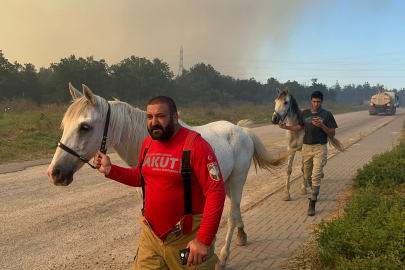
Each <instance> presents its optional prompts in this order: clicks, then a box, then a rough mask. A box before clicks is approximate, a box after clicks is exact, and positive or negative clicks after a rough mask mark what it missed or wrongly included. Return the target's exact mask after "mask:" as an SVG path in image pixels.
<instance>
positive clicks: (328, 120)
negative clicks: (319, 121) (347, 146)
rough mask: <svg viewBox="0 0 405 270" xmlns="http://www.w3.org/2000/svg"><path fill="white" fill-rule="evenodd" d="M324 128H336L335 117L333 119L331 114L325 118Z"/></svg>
mask: <svg viewBox="0 0 405 270" xmlns="http://www.w3.org/2000/svg"><path fill="white" fill-rule="evenodd" d="M324 124H325V126H327V127H328V128H337V127H338V126H337V124H336V121H335V117H333V114H332V113H331V112H329V113H328V115H327V117H326V123H324Z"/></svg>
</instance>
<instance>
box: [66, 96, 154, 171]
mask: <svg viewBox="0 0 405 270" xmlns="http://www.w3.org/2000/svg"><path fill="white" fill-rule="evenodd" d="M94 98H95V100H96V106H93V105H92V104H91V103H90V102H89V101H88V100H87V99H86V97H81V98H79V99H76V100H74V101H73V103H72V104H71V105H70V107H69V108H68V110H67V111H66V113H65V116H64V117H63V120H62V125H61V127H62V128H63V127H65V126H68V125H70V123H72V120H74V119H77V118H78V117H79V116H80V115H83V114H87V113H90V110H96V111H97V112H98V113H99V117H100V118H101V119H105V118H106V115H107V110H108V103H110V105H111V106H110V107H111V120H110V127H109V129H108V137H109V138H110V139H111V140H110V144H111V145H115V144H117V143H119V140H120V138H121V136H122V133H123V132H128V134H125V138H126V139H127V140H128V143H129V144H128V145H131V146H132V147H134V149H133V150H134V151H135V153H140V151H141V146H142V142H143V139H144V138H145V134H146V113H145V112H144V111H142V110H140V109H138V108H134V107H132V106H131V105H129V104H128V103H126V102H122V101H119V100H114V101H108V103H107V101H106V100H105V99H103V98H101V97H99V96H96V95H94ZM129 152H131V153H134V152H133V151H128V153H129ZM121 158H123V159H124V160H125V161H126V160H128V157H121ZM128 165H132V164H128ZM135 165H136V164H135Z"/></svg>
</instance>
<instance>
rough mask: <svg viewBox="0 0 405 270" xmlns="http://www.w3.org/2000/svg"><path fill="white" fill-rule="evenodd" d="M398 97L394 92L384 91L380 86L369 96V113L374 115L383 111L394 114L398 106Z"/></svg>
mask: <svg viewBox="0 0 405 270" xmlns="http://www.w3.org/2000/svg"><path fill="white" fill-rule="evenodd" d="M398 100H399V97H398V96H397V95H395V92H391V91H386V90H384V88H383V87H382V86H380V87H379V88H378V92H377V94H375V95H374V96H372V97H371V103H370V109H369V111H368V112H369V114H370V115H376V114H379V113H384V114H388V115H394V114H395V113H396V111H397V107H398V106H399V102H398Z"/></svg>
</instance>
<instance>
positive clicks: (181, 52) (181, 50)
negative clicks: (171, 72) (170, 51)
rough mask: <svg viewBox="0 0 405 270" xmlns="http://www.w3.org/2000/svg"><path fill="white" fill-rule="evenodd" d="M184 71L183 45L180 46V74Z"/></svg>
mask: <svg viewBox="0 0 405 270" xmlns="http://www.w3.org/2000/svg"><path fill="white" fill-rule="evenodd" d="M182 72H183V46H180V62H179V73H178V76H181V74H182Z"/></svg>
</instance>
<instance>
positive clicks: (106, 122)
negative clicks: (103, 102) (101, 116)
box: [100, 103, 111, 154]
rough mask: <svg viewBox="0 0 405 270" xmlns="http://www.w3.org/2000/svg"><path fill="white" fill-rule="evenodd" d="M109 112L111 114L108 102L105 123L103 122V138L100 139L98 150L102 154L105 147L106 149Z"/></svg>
mask: <svg viewBox="0 0 405 270" xmlns="http://www.w3.org/2000/svg"><path fill="white" fill-rule="evenodd" d="M110 114H111V110H110V103H108V111H107V117H106V119H105V123H104V134H103V138H102V140H101V146H100V152H101V153H103V154H105V153H107V149H106V147H105V145H106V144H107V133H108V126H109V125H110Z"/></svg>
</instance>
